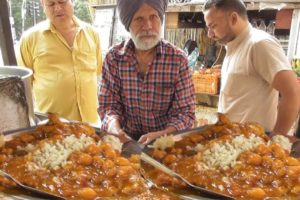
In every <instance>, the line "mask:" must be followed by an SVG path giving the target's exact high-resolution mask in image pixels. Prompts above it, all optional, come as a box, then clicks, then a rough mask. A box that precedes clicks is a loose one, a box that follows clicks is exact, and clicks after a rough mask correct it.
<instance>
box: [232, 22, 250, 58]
mask: <svg viewBox="0 0 300 200" xmlns="http://www.w3.org/2000/svg"><path fill="white" fill-rule="evenodd" d="M251 28H252V27H251V24H250V23H248V24H247V26H246V27H245V29H244V30H243V31H242V32H241V34H239V35H238V36H237V37H236V38H235V39H234V40H232V41H230V42H228V43H227V45H226V47H227V51H229V52H230V51H231V50H232V49H235V48H236V47H237V46H238V45H239V44H240V43H241V42H242V41H243V40H244V38H245V37H246V36H247V35H248V34H249V33H250V32H251Z"/></svg>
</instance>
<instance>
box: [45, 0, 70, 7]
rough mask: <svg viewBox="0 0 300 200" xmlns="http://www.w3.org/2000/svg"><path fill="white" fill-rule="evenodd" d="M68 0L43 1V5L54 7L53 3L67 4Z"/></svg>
mask: <svg viewBox="0 0 300 200" xmlns="http://www.w3.org/2000/svg"><path fill="white" fill-rule="evenodd" d="M68 1H69V0H60V1H58V2H54V1H51V2H47V3H45V5H46V6H47V7H48V8H54V7H55V5H57V4H58V5H59V6H65V5H66V4H67V2H68Z"/></svg>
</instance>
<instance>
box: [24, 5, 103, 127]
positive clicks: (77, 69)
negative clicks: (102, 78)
mask: <svg viewBox="0 0 300 200" xmlns="http://www.w3.org/2000/svg"><path fill="white" fill-rule="evenodd" d="M41 3H42V5H43V8H44V12H45V14H46V16H47V20H46V21H43V22H41V23H39V24H38V25H36V26H34V27H32V28H31V29H29V30H28V31H26V32H25V33H24V35H23V36H22V38H21V41H20V53H19V56H18V64H19V65H21V66H26V67H28V68H30V69H32V70H33V79H32V89H33V95H34V100H35V102H34V103H35V109H36V110H37V111H39V112H43V113H47V112H51V113H57V114H58V115H59V116H61V117H64V118H67V119H72V120H79V121H84V122H90V123H94V124H96V123H98V122H99V117H98V114H97V107H98V100H97V78H98V75H100V72H101V65H102V56H101V49H100V39H99V35H98V33H97V32H96V30H95V29H94V28H93V27H92V26H91V25H88V24H86V23H84V22H82V21H80V20H79V19H78V18H76V17H75V16H74V7H73V3H72V0H41Z"/></svg>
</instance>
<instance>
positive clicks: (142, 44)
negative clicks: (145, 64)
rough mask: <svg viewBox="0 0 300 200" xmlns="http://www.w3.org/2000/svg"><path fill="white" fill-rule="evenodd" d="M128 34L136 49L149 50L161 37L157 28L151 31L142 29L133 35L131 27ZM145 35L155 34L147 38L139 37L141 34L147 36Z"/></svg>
mask: <svg viewBox="0 0 300 200" xmlns="http://www.w3.org/2000/svg"><path fill="white" fill-rule="evenodd" d="M129 32H130V35H131V39H132V41H133V43H134V45H135V47H136V48H137V49H138V50H144V51H146V50H149V49H152V48H153V47H155V46H156V45H157V43H158V42H159V40H160V38H161V29H159V32H158V33H157V32H153V31H143V32H140V33H139V34H137V35H134V33H132V31H131V29H130V30H129ZM147 35H151V36H155V37H154V38H147V39H141V38H140V37H141V36H147Z"/></svg>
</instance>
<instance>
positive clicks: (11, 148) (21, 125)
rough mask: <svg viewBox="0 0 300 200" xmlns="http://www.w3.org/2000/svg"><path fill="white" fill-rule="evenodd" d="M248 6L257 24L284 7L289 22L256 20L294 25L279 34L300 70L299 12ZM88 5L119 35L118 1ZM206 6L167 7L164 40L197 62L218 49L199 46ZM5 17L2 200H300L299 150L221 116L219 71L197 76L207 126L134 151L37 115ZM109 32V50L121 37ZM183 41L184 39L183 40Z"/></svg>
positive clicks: (0, 33)
mask: <svg viewBox="0 0 300 200" xmlns="http://www.w3.org/2000/svg"><path fill="white" fill-rule="evenodd" d="M195 2H196V3H195ZM245 2H247V8H248V9H249V11H251V16H252V17H254V16H255V15H256V14H257V13H258V10H259V9H262V10H264V9H265V8H270V7H272V6H273V7H275V8H276V9H277V8H278V6H281V7H280V9H282V10H283V11H284V12H279V11H276V12H274V10H272V11H267V12H266V14H265V15H264V14H261V13H260V16H259V17H260V19H259V20H260V23H262V22H263V21H264V20H265V21H267V22H268V23H270V24H271V25H272V23H273V22H271V21H273V20H282V19H283V18H284V19H287V20H288V23H287V24H288V25H286V22H285V21H284V20H283V21H284V22H282V24H281V26H280V27H281V28H278V31H279V32H278V34H279V35H281V36H280V37H281V38H282V43H283V45H285V48H286V53H287V55H288V56H289V58H290V59H291V62H292V60H293V63H294V65H295V67H294V68H295V69H297V68H298V58H294V56H296V55H297V54H298V53H299V50H300V44H299V42H298V43H296V42H292V41H294V40H296V38H299V34H300V33H299V21H300V6H299V3H298V2H296V1H264V4H260V3H261V1H245ZM90 3H91V6H92V7H93V8H95V9H100V8H101V9H103V8H108V9H112V12H110V13H109V16H111V17H112V20H111V21H110V22H112V24H111V26H112V27H115V19H114V18H115V10H114V9H115V1H107V2H104V1H90ZM100 3H101V4H103V5H98V4H100ZM202 4H203V1H171V2H170V5H169V8H168V11H167V14H166V21H165V37H166V39H170V40H174V41H173V42H174V43H175V42H180V43H178V44H177V45H179V46H180V45H183V46H182V47H184V43H185V42H183V41H185V40H186V39H187V38H189V39H193V40H195V41H197V42H199V43H201V44H202V46H201V48H200V50H199V51H200V52H202V53H203V54H205V53H206V52H208V51H207V50H206V49H208V48H209V45H212V43H210V41H208V40H207V38H204V37H203V36H204V35H203V33H204V32H203V31H205V30H204V27H203V16H202V15H201V9H202ZM273 9H274V8H273ZM252 11H253V12H252ZM278 13H279V14H278ZM270 16H271V18H272V19H268V17H270ZM0 17H1V18H0V19H1V20H0V44H1V51H2V56H3V61H4V65H5V66H0V92H1V93H0V102H1V105H2V108H1V109H0V114H1V116H0V123H1V124H0V199H26V200H27V199H75V200H76V199H78V200H82V199H87V200H94V199H120V200H123V199H124V200H125V199H132V200H133V199H140V200H143V199H145V200H146V199H147V200H148V199H151V200H155V199H157V200H160V199H166V200H173V199H174V200H177V199H178V200H179V199H187V200H188V199H189V200H191V199H192V200H196V199H207V200H208V199H241V200H243V199H274V200H275V199H276V200H277V199H286V200H288V199H289V200H290V199H291V200H297V199H300V141H297V140H295V141H294V140H292V141H291V140H289V139H288V138H287V137H285V136H278V137H277V136H276V137H272V138H270V137H268V135H267V134H266V133H265V131H264V129H263V128H262V127H261V126H260V125H259V124H257V123H236V122H232V121H230V120H229V119H228V118H227V116H226V115H225V114H216V102H217V100H218V91H219V81H220V70H219V69H205V70H203V69H202V70H199V69H197V70H195V72H194V75H193V77H194V81H195V85H196V91H197V92H198V93H199V96H198V97H197V98H198V100H199V102H200V103H201V102H202V103H203V101H205V106H203V104H201V108H199V107H198V111H199V113H200V114H198V117H199V116H200V119H201V120H203V118H201V117H207V115H206V116H205V115H204V114H203V109H207V110H206V112H207V113H212V115H211V118H209V119H208V120H207V121H198V125H196V127H195V128H193V129H189V130H183V131H180V132H175V133H173V134H170V135H168V136H162V137H160V138H158V139H156V140H155V141H153V142H152V143H150V144H148V145H146V146H144V145H138V144H136V143H135V142H134V141H122V140H121V138H118V137H117V136H114V135H110V134H108V133H105V132H103V131H100V129H99V128H98V127H96V126H94V125H91V124H88V123H82V122H78V121H70V120H66V119H63V118H61V117H59V116H57V115H55V114H49V115H48V114H43V113H34V109H33V100H32V95H31V90H30V87H29V84H30V83H29V82H28V81H29V80H30V78H31V75H32V71H31V70H23V71H22V69H18V67H13V66H14V65H16V61H15V54H14V48H13V42H12V37H11V31H10V22H9V19H8V5H7V1H1V3H0ZM201 17H202V18H201ZM196 18H197V19H198V20H197V19H196ZM96 19H97V18H96ZM98 19H99V18H98ZM256 20H257V19H256ZM256 22H257V21H256ZM98 24H101V23H98ZM275 24H276V23H275ZM106 25H107V24H106ZM184 26H187V27H184ZM277 26H278V27H279V25H278V23H277ZM287 26H288V30H287ZM282 27H284V28H282ZM105 29H106V31H107V32H108V33H109V34H111V35H108V36H107V37H108V40H107V41H108V42H109V45H112V44H113V43H114V42H115V41H116V40H114V36H113V34H114V33H116V32H117V31H116V30H113V29H109V28H108V27H105ZM177 29H180V30H177ZM183 29H184V31H183ZM187 29H189V30H187ZM118 33H120V32H118ZM181 33H185V34H186V35H182V34H181ZM179 35H181V36H182V37H183V38H180V39H178V37H179ZM201 35H202V37H200V36H201ZM282 35H284V37H283V36H282ZM287 35H288V36H287ZM190 37H193V38H190ZM117 39H120V38H117ZM297 44H298V45H297ZM205 45H207V46H205ZM211 49H214V53H216V52H220V55H221V52H222V48H220V47H216V48H211ZM209 52H210V53H211V51H209ZM217 57H219V56H218V55H217V56H215V58H217ZM293 58H294V59H293ZM198 61H199V62H202V61H200V60H198ZM216 61H217V59H216V60H214V61H213V63H214V62H216ZM205 62H207V60H206V61H205ZM198 64H199V63H198ZM199 65H200V64H199ZM294 65H293V66H294ZM199 83H200V84H199ZM201 112H202V113H201ZM203 124H206V125H205V126H202V125H203ZM130 142H132V143H130ZM128 144H133V145H132V146H128ZM128 152H130V154H127V153H128Z"/></svg>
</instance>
